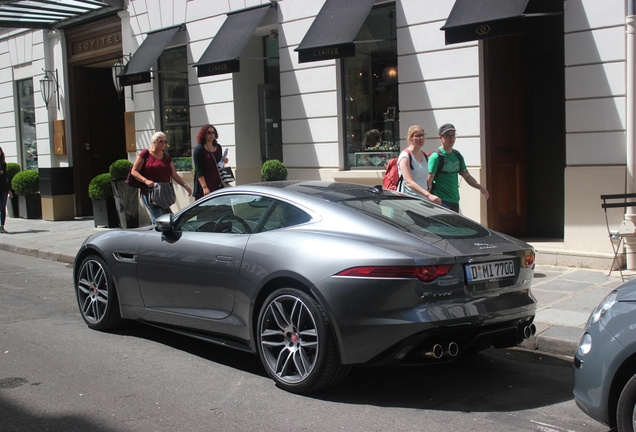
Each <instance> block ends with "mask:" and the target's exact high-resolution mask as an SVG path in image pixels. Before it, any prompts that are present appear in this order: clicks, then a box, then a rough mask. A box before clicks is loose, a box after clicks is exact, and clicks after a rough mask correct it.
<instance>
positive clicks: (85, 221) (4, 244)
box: [0, 218, 635, 357]
mask: <svg viewBox="0 0 636 432" xmlns="http://www.w3.org/2000/svg"><path fill="white" fill-rule="evenodd" d="M6 229H7V230H8V231H9V234H0V250H4V251H8V252H15V253H19V254H23V255H29V256H33V257H38V258H43V259H48V260H53V261H61V262H64V263H69V264H72V263H73V260H74V258H75V254H76V253H77V251H78V250H79V247H80V245H81V244H82V242H83V241H84V239H86V237H88V236H89V235H91V234H93V233H96V232H100V231H105V230H107V229H108V228H96V227H95V225H94V222H93V219H92V218H76V219H75V220H72V221H45V220H41V219H21V218H7V223H6ZM538 253H540V252H538ZM633 278H635V276H627V275H626V276H625V281H627V280H628V279H633ZM621 284H622V281H621V278H620V274H619V273H618V271H615V272H612V276H608V275H607V271H600V270H590V269H583V268H569V267H555V266H549V265H537V267H536V270H535V273H534V281H533V284H532V293H533V294H534V296H535V298H536V299H537V301H538V307H537V314H536V318H535V320H534V322H535V325H536V327H537V334H536V335H535V336H533V337H531V338H529V339H527V340H526V341H525V342H524V343H523V345H522V347H523V348H526V349H531V350H538V351H540V352H545V353H548V354H556V355H562V356H568V357H572V356H574V352H575V351H576V348H577V346H578V343H579V339H580V338H581V336H582V334H583V329H584V328H585V323H586V322H587V319H588V317H589V315H590V313H591V312H592V311H593V310H594V308H595V307H596V306H597V305H598V304H599V303H600V301H601V300H602V299H603V298H604V297H605V296H606V295H607V294H609V293H610V291H612V290H613V289H614V288H616V287H618V286H619V285H621Z"/></svg>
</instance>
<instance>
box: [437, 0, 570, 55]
mask: <svg viewBox="0 0 636 432" xmlns="http://www.w3.org/2000/svg"><path fill="white" fill-rule="evenodd" d="M554 3H556V2H554ZM542 5H543V6H542ZM545 5H548V3H546V2H537V7H538V10H536V11H535V10H533V9H532V8H533V2H532V0H456V1H455V5H453V9H452V10H451V13H450V15H449V16H448V19H447V20H446V24H444V26H443V27H442V28H441V30H444V33H445V38H446V44H447V45H448V44H454V43H459V42H467V41H472V40H478V39H486V38H489V37H495V36H505V35H511V34H519V33H524V31H525V25H524V20H525V19H526V18H528V17H538V16H546V15H557V14H561V12H559V11H558V10H541V9H542V8H543V9H545V8H546V6H545Z"/></svg>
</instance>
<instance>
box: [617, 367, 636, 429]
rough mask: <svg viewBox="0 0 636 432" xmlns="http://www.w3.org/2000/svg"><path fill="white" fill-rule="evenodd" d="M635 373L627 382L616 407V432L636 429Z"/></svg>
mask: <svg viewBox="0 0 636 432" xmlns="http://www.w3.org/2000/svg"><path fill="white" fill-rule="evenodd" d="M635 425H636V375H634V376H633V377H631V379H630V380H629V381H628V382H627V384H626V385H625V387H623V391H622V392H621V395H620V397H619V398H618V407H617V408H616V426H617V427H618V432H627V431H629V432H633V431H634V430H636V428H635V427H634V426H635Z"/></svg>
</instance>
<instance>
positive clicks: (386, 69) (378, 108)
mask: <svg viewBox="0 0 636 432" xmlns="http://www.w3.org/2000/svg"><path fill="white" fill-rule="evenodd" d="M343 63H344V67H343V75H344V76H343V83H344V98H345V100H344V112H345V137H346V156H347V159H346V160H347V166H348V167H349V168H353V169H369V168H371V169H373V168H375V169H377V168H379V167H384V165H385V164H386V162H387V161H388V160H389V159H390V158H393V157H396V156H397V155H398V154H399V151H400V127H399V119H398V112H399V107H398V87H397V73H398V71H397V43H396V28H395V4H389V5H386V6H380V7H376V8H374V9H372V10H371V12H370V13H369V16H368V17H367V19H366V21H365V22H364V25H363V26H362V28H361V29H360V32H359V33H358V36H357V37H356V56H355V57H351V58H345V59H343Z"/></svg>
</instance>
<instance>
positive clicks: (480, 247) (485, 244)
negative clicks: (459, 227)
mask: <svg viewBox="0 0 636 432" xmlns="http://www.w3.org/2000/svg"><path fill="white" fill-rule="evenodd" d="M473 244H474V245H475V246H477V247H478V248H479V249H480V250H481V249H497V246H495V245H491V244H488V243H473Z"/></svg>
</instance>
